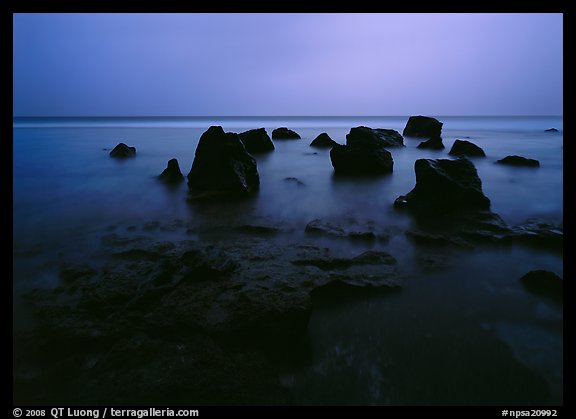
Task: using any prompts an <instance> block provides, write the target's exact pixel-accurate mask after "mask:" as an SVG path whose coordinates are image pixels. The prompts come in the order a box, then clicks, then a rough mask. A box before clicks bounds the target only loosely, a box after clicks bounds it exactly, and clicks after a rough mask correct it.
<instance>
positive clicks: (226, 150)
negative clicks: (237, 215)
mask: <svg viewBox="0 0 576 419" xmlns="http://www.w3.org/2000/svg"><path fill="white" fill-rule="evenodd" d="M259 185H260V177H259V175H258V168H257V165H256V160H255V159H254V157H252V156H251V155H250V154H248V152H247V151H246V148H245V147H244V144H242V141H241V140H240V137H239V136H238V134H235V133H232V132H224V130H223V129H222V127H220V126H211V127H210V128H208V130H207V131H206V132H204V133H203V134H202V136H201V137H200V141H199V142H198V146H197V147H196V154H195V156H194V161H193V163H192V168H191V169H190V172H189V173H188V189H189V191H190V197H191V199H199V198H227V197H241V196H246V195H249V194H251V193H253V192H255V191H256V190H258V188H259Z"/></svg>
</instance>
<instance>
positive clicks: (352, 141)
mask: <svg viewBox="0 0 576 419" xmlns="http://www.w3.org/2000/svg"><path fill="white" fill-rule="evenodd" d="M346 145H349V146H352V147H354V146H358V147H404V139H403V138H402V136H401V135H400V133H399V132H398V131H395V130H393V129H383V128H369V127H365V126H359V127H354V128H351V129H350V132H349V133H348V134H346Z"/></svg>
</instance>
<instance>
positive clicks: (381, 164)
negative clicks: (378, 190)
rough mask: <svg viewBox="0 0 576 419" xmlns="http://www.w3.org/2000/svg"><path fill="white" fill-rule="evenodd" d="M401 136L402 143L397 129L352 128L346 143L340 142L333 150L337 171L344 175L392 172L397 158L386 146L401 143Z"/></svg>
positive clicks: (332, 158)
mask: <svg viewBox="0 0 576 419" xmlns="http://www.w3.org/2000/svg"><path fill="white" fill-rule="evenodd" d="M394 133H395V134H394ZM398 137H399V138H398ZM398 140H399V141H400V144H401V142H402V136H401V135H400V134H398V133H397V132H396V131H394V130H374V129H372V128H368V127H356V128H351V129H350V132H349V133H348V134H347V135H346V145H339V144H338V145H335V146H334V147H332V150H330V160H331V161H332V166H333V167H334V171H335V172H336V173H337V174H344V175H379V174H385V173H391V172H392V171H393V169H394V160H393V159H392V154H390V152H389V151H388V150H386V148H385V147H389V146H390V144H392V143H394V144H396V145H398ZM401 145H403V144H401Z"/></svg>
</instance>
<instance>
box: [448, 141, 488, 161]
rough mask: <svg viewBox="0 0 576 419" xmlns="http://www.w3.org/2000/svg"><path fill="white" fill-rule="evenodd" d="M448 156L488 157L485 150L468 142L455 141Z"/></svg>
mask: <svg viewBox="0 0 576 419" xmlns="http://www.w3.org/2000/svg"><path fill="white" fill-rule="evenodd" d="M448 154H450V155H451V156H458V157H462V156H468V157H486V153H485V152H484V150H482V149H481V148H480V147H478V146H477V145H476V144H474V143H472V142H470V141H467V140H455V141H454V144H452V148H451V149H450V151H449V152H448Z"/></svg>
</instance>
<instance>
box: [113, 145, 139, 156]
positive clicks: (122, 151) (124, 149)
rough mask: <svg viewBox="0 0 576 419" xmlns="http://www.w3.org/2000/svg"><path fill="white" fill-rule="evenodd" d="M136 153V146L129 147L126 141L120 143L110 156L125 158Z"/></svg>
mask: <svg viewBox="0 0 576 419" xmlns="http://www.w3.org/2000/svg"><path fill="white" fill-rule="evenodd" d="M135 155H136V147H129V146H127V145H126V144H124V143H120V144H118V145H117V146H116V147H114V148H113V149H112V151H111V152H110V157H115V158H120V159H123V158H126V157H134V156H135Z"/></svg>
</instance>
